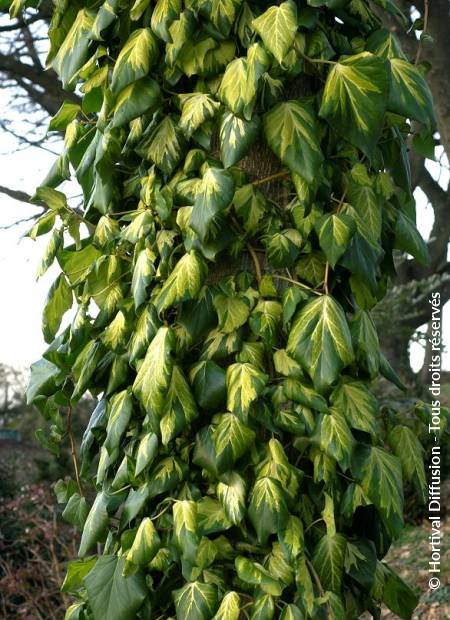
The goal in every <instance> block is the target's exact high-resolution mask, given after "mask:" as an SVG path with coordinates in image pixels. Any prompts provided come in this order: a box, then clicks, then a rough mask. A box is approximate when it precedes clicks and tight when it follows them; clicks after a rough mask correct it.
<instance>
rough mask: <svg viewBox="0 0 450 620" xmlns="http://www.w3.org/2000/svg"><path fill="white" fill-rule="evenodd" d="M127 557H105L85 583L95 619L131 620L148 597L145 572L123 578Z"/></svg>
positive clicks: (102, 557) (101, 557)
mask: <svg viewBox="0 0 450 620" xmlns="http://www.w3.org/2000/svg"><path fill="white" fill-rule="evenodd" d="M124 565H125V557H124V556H122V557H121V558H118V557H117V556H115V555H102V556H100V557H99V559H98V560H97V562H96V564H95V566H94V568H93V569H92V570H91V572H90V573H89V574H88V575H87V576H86V578H85V580H84V582H85V584H86V590H87V594H88V600H89V604H90V606H91V609H92V613H93V617H94V620H101V619H102V618H105V617H106V618H110V619H111V620H132V619H133V618H135V617H136V613H137V611H138V609H139V608H140V606H141V605H142V603H143V602H144V599H145V597H146V596H147V588H146V585H145V578H144V575H143V574H142V573H135V574H134V575H130V576H129V577H124V576H123V570H124Z"/></svg>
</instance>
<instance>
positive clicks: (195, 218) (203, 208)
mask: <svg viewBox="0 0 450 620" xmlns="http://www.w3.org/2000/svg"><path fill="white" fill-rule="evenodd" d="M233 194H234V180H233V177H232V176H231V174H230V173H229V172H227V171H226V170H220V168H208V170H207V171H206V172H205V174H204V175H203V179H202V183H201V186H200V189H199V191H198V193H197V196H196V199H195V202H194V208H193V210H192V215H191V221H190V225H191V227H192V228H193V229H194V230H195V232H196V233H197V234H198V236H199V237H200V239H201V240H202V241H205V239H206V237H207V234H208V232H209V228H210V225H211V223H212V220H213V218H214V216H215V215H217V214H218V213H220V212H221V211H223V210H224V209H226V207H228V205H229V204H230V202H231V201H232V199H233Z"/></svg>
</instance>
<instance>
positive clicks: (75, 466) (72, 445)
mask: <svg viewBox="0 0 450 620" xmlns="http://www.w3.org/2000/svg"><path fill="white" fill-rule="evenodd" d="M67 434H68V435H69V443H70V454H71V457H72V463H73V469H74V471H75V480H76V481H77V487H78V490H79V491H80V495H81V496H82V495H83V487H82V486H81V479H80V470H79V467H78V459H77V449H76V447H75V439H74V436H73V431H72V405H69V407H68V408H67Z"/></svg>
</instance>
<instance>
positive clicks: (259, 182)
mask: <svg viewBox="0 0 450 620" xmlns="http://www.w3.org/2000/svg"><path fill="white" fill-rule="evenodd" d="M289 175H290V172H286V171H284V170H281V171H280V172H276V173H275V174H271V175H269V176H268V177H264V178H263V179H257V180H256V181H253V182H252V185H263V184H264V183H270V181H273V180H274V179H279V178H280V177H287V176H289Z"/></svg>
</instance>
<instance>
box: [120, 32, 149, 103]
mask: <svg viewBox="0 0 450 620" xmlns="http://www.w3.org/2000/svg"><path fill="white" fill-rule="evenodd" d="M157 57H158V44H157V42H156V39H155V37H154V35H153V33H152V31H151V30H150V28H138V29H137V30H134V32H132V33H131V35H130V37H129V38H128V41H127V42H126V43H125V45H124V46H123V47H122V49H121V51H120V54H119V56H118V57H117V60H116V64H115V65H114V70H113V74H112V80H111V90H112V91H113V93H115V94H117V93H119V92H120V91H121V90H123V89H124V88H125V86H128V84H132V83H133V82H136V81H137V80H139V79H140V78H143V77H145V76H146V75H147V74H148V72H149V71H150V69H151V67H152V66H153V65H154V64H155V62H156V59H157Z"/></svg>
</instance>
